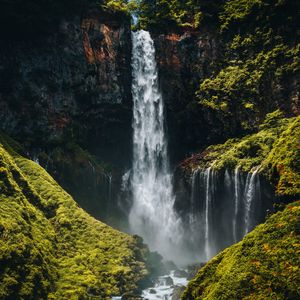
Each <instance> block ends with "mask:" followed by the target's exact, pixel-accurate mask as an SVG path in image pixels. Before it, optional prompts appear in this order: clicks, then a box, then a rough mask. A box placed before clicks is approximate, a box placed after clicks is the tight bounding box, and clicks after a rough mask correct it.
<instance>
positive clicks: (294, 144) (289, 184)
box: [182, 110, 300, 197]
mask: <svg viewBox="0 0 300 300" xmlns="http://www.w3.org/2000/svg"><path fill="white" fill-rule="evenodd" d="M299 137H300V117H297V118H284V117H283V113H282V112H281V111H279V110H277V111H274V112H273V113H270V114H268V115H267V116H266V119H265V121H264V122H263V123H262V125H261V126H260V130H259V131H258V132H257V133H254V134H251V135H247V136H245V137H243V138H241V139H229V140H228V141H226V142H225V143H224V144H220V145H213V146H210V147H208V148H207V149H206V150H205V151H204V152H203V153H202V154H201V155H199V156H193V157H192V158H190V159H188V160H186V161H185V162H183V164H182V166H183V167H184V168H187V169H195V168H199V167H201V168H206V167H208V166H209V165H212V164H213V165H214V168H217V169H222V168H231V169H233V168H235V167H237V166H240V167H241V168H242V170H243V171H244V172H251V170H253V169H254V168H257V167H258V166H260V172H262V173H264V174H266V175H267V176H268V177H269V179H270V180H271V181H272V182H273V183H274V185H275V186H276V192H277V195H278V196H293V197H295V196H300V169H299V168H300V152H299V151H300V150H299V145H300V141H299Z"/></svg>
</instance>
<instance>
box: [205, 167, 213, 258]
mask: <svg viewBox="0 0 300 300" xmlns="http://www.w3.org/2000/svg"><path fill="white" fill-rule="evenodd" d="M211 168H212V167H209V168H208V169H206V171H205V177H206V191H205V235H204V239H205V240H204V244H205V246H204V249H205V257H206V260H208V259H209V258H210V257H211V252H212V251H211V245H210V223H211V220H210V219H211V218H210V214H211V206H212V203H211V201H212V197H213V184H214V182H213V180H211V179H213V171H211ZM211 177H212V178H211Z"/></svg>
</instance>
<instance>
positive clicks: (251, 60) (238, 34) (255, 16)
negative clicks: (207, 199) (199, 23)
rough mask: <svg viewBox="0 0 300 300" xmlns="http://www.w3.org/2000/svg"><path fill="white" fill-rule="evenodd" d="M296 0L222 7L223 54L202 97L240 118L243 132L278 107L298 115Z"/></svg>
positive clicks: (238, 0)
mask: <svg viewBox="0 0 300 300" xmlns="http://www.w3.org/2000/svg"><path fill="white" fill-rule="evenodd" d="M296 2H297V1H294V0H276V1H273V0H229V1H226V2H225V3H224V5H223V6H222V9H221V12H220V14H219V22H220V25H219V28H218V30H219V32H220V33H221V43H222V44H223V49H222V51H223V53H222V54H223V56H222V58H221V59H219V61H218V67H217V68H215V71H214V72H213V74H212V75H211V76H210V78H206V79H204V80H203V81H202V82H201V83H200V85H199V89H198V91H197V93H196V95H197V98H198V101H199V103H200V104H201V105H202V106H203V107H204V108H206V109H208V110H210V111H212V112H213V113H215V114H216V115H220V114H221V115H222V117H223V119H224V118H226V117H228V116H229V117H230V120H233V119H234V120H235V122H239V127H241V130H242V131H243V132H246V131H249V130H253V129H254V128H255V127H256V126H257V124H259V123H260V122H261V120H262V117H263V116H264V115H265V114H266V113H268V112H270V111H272V110H275V109H277V108H284V109H285V110H287V111H288V112H289V113H291V112H293V113H297V108H296V107H297V105H299V103H297V97H294V96H292V95H291V91H292V88H291V82H292V81H293V80H296V81H297V76H298V74H299V71H300V61H299V54H300V52H299V51H300V44H299V39H297V38H295V35H294V32H296V31H297V29H298V28H299V26H298V24H297V15H296V11H297V7H298V5H297V3H296ZM293 101H296V103H295V102H294V103H293ZM279 103H285V104H279ZM287 103H289V104H287Z"/></svg>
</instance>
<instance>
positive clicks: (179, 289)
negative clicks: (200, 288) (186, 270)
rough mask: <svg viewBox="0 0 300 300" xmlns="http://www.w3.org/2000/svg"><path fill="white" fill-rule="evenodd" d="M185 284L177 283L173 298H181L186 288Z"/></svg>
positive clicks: (173, 299) (174, 299)
mask: <svg viewBox="0 0 300 300" xmlns="http://www.w3.org/2000/svg"><path fill="white" fill-rule="evenodd" d="M185 288H186V287H185V286H180V285H176V286H175V287H174V292H173V295H172V300H180V298H181V295H182V293H183V292H184V290H185Z"/></svg>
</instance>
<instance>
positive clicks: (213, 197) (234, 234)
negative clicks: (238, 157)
mask: <svg viewBox="0 0 300 300" xmlns="http://www.w3.org/2000/svg"><path fill="white" fill-rule="evenodd" d="M261 193H264V202H265V203H264V204H262V203H261ZM271 198H272V193H270V190H268V188H267V187H266V186H265V190H261V181H260V176H259V167H256V168H255V169H253V172H251V173H248V174H246V173H243V172H242V171H241V167H240V166H238V167H236V168H235V170H234V171H231V170H221V171H218V172H217V171H216V170H215V169H214V167H213V165H212V166H210V167H209V168H207V169H205V170H201V169H197V170H195V171H194V172H193V173H192V177H191V198H190V209H189V215H188V218H187V220H189V226H190V228H189V231H188V232H189V234H190V239H191V240H192V241H193V242H194V244H195V245H192V247H190V248H191V249H194V251H198V256H197V254H196V255H194V256H195V257H197V259H199V260H203V261H204V260H208V259H210V258H211V257H212V256H214V255H215V254H216V253H217V252H218V251H220V250H221V249H223V248H225V247H227V246H229V245H231V244H233V243H236V242H238V241H239V240H241V239H242V238H243V236H244V235H245V234H247V233H248V232H249V231H250V230H252V229H253V228H254V227H255V226H256V225H257V224H259V223H260V222H262V221H263V220H264V216H265V213H266V211H267V210H268V209H271V207H272V201H271ZM268 199H270V200H268Z"/></svg>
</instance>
